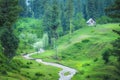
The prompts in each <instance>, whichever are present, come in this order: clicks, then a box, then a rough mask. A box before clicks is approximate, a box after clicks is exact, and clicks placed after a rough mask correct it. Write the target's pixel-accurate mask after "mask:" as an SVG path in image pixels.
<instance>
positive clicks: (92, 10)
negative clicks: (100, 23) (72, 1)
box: [87, 0, 96, 19]
mask: <svg viewBox="0 0 120 80" xmlns="http://www.w3.org/2000/svg"><path fill="white" fill-rule="evenodd" d="M87 12H88V18H93V19H95V18H96V6H95V0H88V3H87Z"/></svg>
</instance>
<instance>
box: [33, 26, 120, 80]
mask: <svg viewBox="0 0 120 80" xmlns="http://www.w3.org/2000/svg"><path fill="white" fill-rule="evenodd" d="M113 29H114V30H118V29H120V27H119V25H118V24H104V25H97V27H84V28H81V29H79V30H77V31H75V32H74V33H72V37H71V39H70V38H69V35H65V36H63V37H61V38H60V39H58V41H57V49H58V55H59V56H58V60H56V59H55V57H56V54H55V51H53V50H47V51H46V52H45V53H43V54H39V55H33V57H34V58H41V59H44V60H45V61H52V62H56V63H60V64H63V65H67V66H70V67H73V68H75V69H77V70H78V73H77V74H76V75H75V77H73V80H78V79H80V80H86V79H89V80H101V79H102V80H106V79H107V78H106V77H108V78H109V80H115V79H117V80H119V79H120V78H119V76H118V74H117V73H116V72H115V71H117V68H116V67H115V66H113V65H112V63H109V64H104V60H103V59H102V54H103V53H104V52H105V51H106V50H108V49H110V48H112V45H111V42H113V41H114V40H115V39H117V37H118V35H117V34H115V33H114V32H113V31H112V30H113ZM110 60H111V61H112V62H115V58H114V57H111V58H110Z"/></svg>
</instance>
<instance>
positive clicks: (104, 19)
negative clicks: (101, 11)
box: [97, 16, 112, 24]
mask: <svg viewBox="0 0 120 80" xmlns="http://www.w3.org/2000/svg"><path fill="white" fill-rule="evenodd" d="M110 22H112V19H111V18H110V17H107V16H102V17H100V18H98V19H97V23H98V24H106V23H110Z"/></svg>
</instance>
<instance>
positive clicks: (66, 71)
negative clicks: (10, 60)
mask: <svg viewBox="0 0 120 80" xmlns="http://www.w3.org/2000/svg"><path fill="white" fill-rule="evenodd" d="M42 52H44V50H43V49H41V50H40V51H39V54H40V53H42ZM34 54H38V52H34V53H30V54H25V55H23V57H24V58H25V59H28V60H35V61H36V62H38V63H42V64H45V65H49V66H54V67H58V68H61V69H62V70H61V71H60V72H59V76H60V78H59V80H71V78H72V77H73V76H74V75H75V74H76V72H77V71H76V70H75V69H72V68H70V67H67V66H63V65H61V64H57V63H51V62H44V61H43V60H42V59H36V58H32V57H30V56H31V55H34ZM65 74H67V75H65Z"/></svg>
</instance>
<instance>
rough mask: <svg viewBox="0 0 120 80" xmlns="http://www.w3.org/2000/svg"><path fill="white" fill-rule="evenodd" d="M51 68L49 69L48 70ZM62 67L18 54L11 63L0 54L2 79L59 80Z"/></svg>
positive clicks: (0, 77) (0, 74)
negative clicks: (44, 63)
mask: <svg viewBox="0 0 120 80" xmlns="http://www.w3.org/2000/svg"><path fill="white" fill-rule="evenodd" d="M48 70H49V71H48ZM59 70H60V69H58V68H56V67H51V66H45V65H43V64H39V63H37V62H35V61H32V60H26V59H24V58H22V57H21V56H16V57H15V58H14V59H13V60H12V61H11V62H10V63H6V59H5V57H3V56H2V55H1V54H0V80H46V79H49V80H57V79H58V78H59V76H58V75H56V74H58V71H59Z"/></svg>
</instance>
